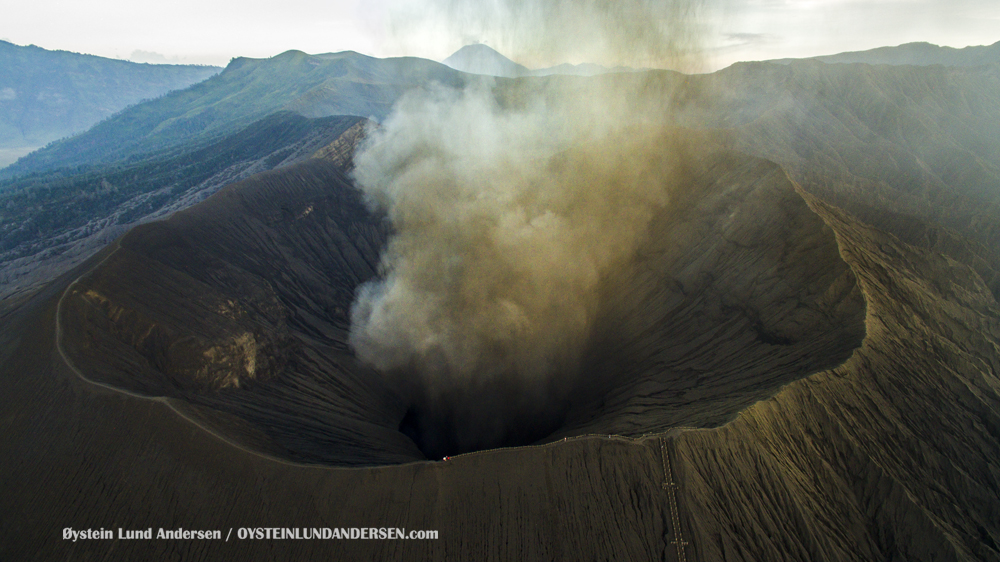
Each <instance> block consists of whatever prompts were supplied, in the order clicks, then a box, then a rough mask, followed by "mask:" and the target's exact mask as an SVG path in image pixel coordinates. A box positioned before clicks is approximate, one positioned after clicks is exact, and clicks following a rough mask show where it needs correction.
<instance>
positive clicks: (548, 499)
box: [0, 152, 1000, 560]
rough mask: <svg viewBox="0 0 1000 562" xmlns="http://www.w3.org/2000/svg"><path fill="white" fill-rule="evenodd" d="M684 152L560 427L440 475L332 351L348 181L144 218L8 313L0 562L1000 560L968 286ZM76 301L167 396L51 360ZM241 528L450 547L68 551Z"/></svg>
mask: <svg viewBox="0 0 1000 562" xmlns="http://www.w3.org/2000/svg"><path fill="white" fill-rule="evenodd" d="M689 162H690V169H688V170H687V171H686V172H685V174H686V175H685V176H684V177H685V180H690V181H692V182H695V185H698V186H699V187H700V189H698V190H691V191H690V192H688V195H686V196H681V195H680V194H678V195H677V196H675V198H674V200H673V204H672V206H671V209H672V210H673V211H674V212H677V213H679V214H678V215H677V216H673V217H663V219H664V220H663V221H661V222H657V223H656V224H654V226H653V231H654V232H656V233H657V235H656V236H651V238H650V240H651V242H650V244H649V245H648V247H645V248H643V250H642V251H641V252H640V258H639V259H637V261H636V264H637V266H636V268H635V269H634V270H628V271H623V272H621V275H622V276H623V278H624V279H623V280H619V281H620V282H622V283H626V285H627V286H629V287H631V288H632V290H633V291H634V292H633V293H632V294H631V295H627V294H625V293H622V295H621V296H618V297H616V296H615V295H609V296H608V306H607V307H606V310H605V312H604V314H603V315H602V319H601V322H600V323H599V325H598V329H597V331H596V333H595V340H594V341H595V346H594V348H593V350H592V351H591V352H590V353H591V357H593V361H591V362H590V365H592V366H593V371H591V372H589V374H588V376H587V377H581V379H582V380H585V381H586V384H583V383H581V384H577V385H575V386H574V387H573V388H572V391H571V392H570V393H569V394H568V395H567V396H568V400H569V401H570V403H571V406H570V407H569V408H568V409H567V411H566V415H565V417H564V419H563V421H562V423H561V424H560V425H558V426H557V427H556V428H555V429H554V433H552V435H551V436H550V437H549V439H550V440H553V441H552V442H551V443H548V444H543V445H540V446H530V447H522V448H514V449H504V450H490V451H482V452H477V453H471V454H467V455H462V456H459V457H457V458H454V459H452V460H449V461H447V462H407V461H418V460H419V459H421V458H422V454H421V453H420V451H419V449H418V448H417V447H416V446H415V445H414V444H413V442H412V441H410V440H409V439H408V438H407V437H406V436H404V435H403V434H401V433H399V432H398V431H397V428H398V424H399V422H400V421H401V420H402V418H403V417H404V416H405V412H406V411H407V409H408V407H409V406H410V405H411V404H409V401H411V400H412V397H411V396H406V395H403V394H401V393H393V392H388V391H387V389H386V388H384V387H380V385H381V384H383V383H382V382H381V381H382V379H380V378H379V377H378V375H377V374H374V373H371V372H370V371H366V370H365V369H363V368H361V367H359V366H357V365H356V364H355V363H354V362H353V359H352V358H351V356H350V354H349V351H348V350H347V349H346V348H345V347H344V346H343V344H342V342H343V341H344V340H343V337H344V334H345V330H346V329H347V325H346V323H345V321H346V309H345V306H347V305H349V303H350V299H351V296H352V295H351V293H350V290H349V289H350V288H352V287H353V286H355V285H356V284H357V283H358V282H360V281H362V280H363V279H365V278H367V277H368V276H371V275H372V274H373V273H374V269H373V268H374V266H375V264H376V262H375V259H376V256H377V249H378V244H380V243H381V241H382V240H384V236H385V231H384V230H381V229H380V227H379V225H378V223H377V221H376V222H372V219H371V217H366V216H365V215H364V214H363V213H362V212H361V211H362V210H363V209H362V208H361V207H359V206H358V205H357V200H356V198H354V199H352V197H353V196H352V195H351V193H352V192H350V191H349V188H348V187H347V186H346V185H345V184H344V183H343V179H342V178H343V176H342V175H341V173H340V171H339V170H338V169H337V168H336V166H333V165H329V164H326V163H323V162H320V161H317V162H310V163H307V164H303V165H300V166H297V167H294V168H290V169H287V170H284V171H281V172H274V173H270V174H265V175H263V176H258V177H256V178H254V179H252V180H249V181H247V182H243V183H241V184H237V185H235V186H232V187H231V188H228V189H226V190H224V191H223V192H220V193H219V194H218V195H216V196H215V197H213V198H212V199H210V200H209V201H207V202H206V203H204V204H202V205H200V206H198V207H195V208H192V209H191V210H190V211H187V212H185V213H183V214H181V215H179V216H175V218H173V219H171V220H170V221H168V222H166V223H162V224H153V225H149V226H146V227H143V228H142V229H137V230H136V231H133V233H132V234H130V235H128V236H126V237H125V238H124V239H122V240H121V241H120V242H119V243H118V244H117V245H115V246H112V247H110V248H109V249H108V250H106V251H104V252H102V253H101V254H99V255H98V256H96V257H95V258H94V259H92V260H90V261H89V262H88V263H86V264H84V265H83V266H81V267H79V268H77V269H76V270H74V271H73V272H71V273H70V274H67V275H66V276H64V277H63V278H61V279H59V280H58V281H57V282H56V283H54V284H53V285H51V286H50V287H48V288H46V289H45V290H44V291H43V292H42V293H40V294H39V295H37V296H36V297H35V298H33V299H32V300H31V301H30V302H29V303H27V304H26V305H24V306H22V307H20V308H17V309H16V310H13V311H10V310H8V311H6V312H5V313H4V314H5V316H4V317H3V322H4V325H5V327H4V329H3V331H2V339H0V353H2V358H3V360H2V368H0V384H2V386H3V388H4V389H5V392H3V393H2V394H0V413H2V418H0V419H2V420H3V428H4V433H5V437H4V439H3V440H2V441H0V447H2V448H0V459H2V460H0V482H3V483H4V494H2V495H0V518H2V519H0V558H2V559H12V560H20V559H62V558H72V559H87V558H93V559H106V558H113V559H143V558H153V559H172V558H177V559H185V560H187V559H209V558H217V557H220V556H225V557H227V558H230V557H231V558H238V557H241V556H242V557H249V558H253V559H274V558H293V557H294V558H304V557H306V556H309V557H311V558H319V557H328V558H334V559H386V560H392V559H413V560H420V559H452V560H470V559H487V558H489V559H499V560H520V559H524V560H550V559H551V560H555V559H570V560H591V559H594V560H598V559H600V560H603V559H617V560H680V559H686V560H723V559H724V560H782V559H787V560H804V559H808V560H896V559H907V560H932V559H933V560H1000V554H998V551H997V545H996V540H997V538H1000V517H998V516H997V514H1000V485H998V482H1000V468H998V462H1000V461H998V459H1000V415H998V414H997V412H1000V398H998V391H1000V381H998V379H997V375H996V373H997V372H998V369H1000V365H998V359H997V357H998V354H997V350H998V342H1000V324H998V322H997V319H998V312H1000V310H998V308H997V305H996V301H995V300H994V299H993V296H992V294H991V292H990V290H989V289H988V287H987V286H986V285H985V284H984V283H983V281H982V279H981V278H980V276H979V275H978V274H977V273H976V272H975V271H974V270H973V269H972V268H971V267H969V266H967V265H965V264H963V263H961V262H959V261H956V260H954V259H951V258H948V257H945V256H943V255H941V254H939V253H935V252H932V251H929V250H926V249H923V248H919V247H916V246H912V245H909V244H907V243H904V242H902V241H900V239H899V238H897V237H895V236H893V235H890V234H886V233H884V232H882V231H879V230H876V229H874V228H872V227H869V226H865V225H864V224H862V223H861V222H859V221H858V220H856V219H855V218H853V217H852V216H851V215H849V214H847V213H845V212H843V211H841V210H839V209H837V208H835V207H831V206H829V205H827V204H825V203H823V202H821V201H819V200H817V199H815V198H813V197H812V196H810V195H807V194H805V193H804V192H802V191H801V190H798V189H797V188H796V186H795V185H794V184H793V183H791V182H790V181H789V180H788V179H787V177H785V175H784V174H783V173H782V172H781V169H780V168H778V167H777V166H775V165H773V164H770V163H767V162H765V161H761V160H758V159H754V158H750V157H745V156H741V155H738V154H735V153H724V152H723V153H719V152H716V153H711V154H704V153H699V154H697V155H693V156H692V157H691V159H690V160H689ZM751 194H752V195H753V196H752V197H750V196H749V195H751ZM761 201H766V202H767V203H768V204H766V205H760V206H755V205H756V203H757V202H761ZM306 209H311V210H310V211H309V212H308V213H306V212H305V210H306ZM689 209H698V212H697V213H694V214H692V215H687V214H684V213H681V211H683V210H689ZM688 216H690V217H692V218H691V219H690V220H688V221H686V219H685V217H688ZM743 216H745V217H746V220H742V219H741V218H740V217H743ZM733 217H735V218H733ZM762 218H763V219H764V220H760V219H762ZM668 219H669V220H668ZM296 221H298V222H299V223H300V224H299V225H297V226H296V227H295V228H291V229H290V228H285V227H284V226H283V225H285V224H291V223H294V222H296ZM307 221H312V222H307ZM667 237H669V240H670V241H671V242H673V243H670V242H667V240H668V238H667ZM234 244H236V245H240V246H239V247H242V248H243V250H241V251H239V252H237V251H235V248H236V247H237V246H234ZM330 247H333V248H337V249H338V251H337V252H330V251H329V250H328V248H330ZM320 248H327V251H319V249H320ZM276 259H280V260H283V261H280V262H277V263H276V262H275V260H276ZM272 268H273V269H272ZM282 272H284V274H282ZM77 279H79V281H78V282H76V283H73V282H74V281H76V280H77ZM71 284H72V287H71V290H69V291H66V288H67V287H69V286H70V285H71ZM331 286H332V287H334V288H336V289H337V290H329V287H331ZM320 288H326V289H327V290H324V291H321V290H319V289H320ZM64 291H65V300H64V301H63V303H62V307H61V308H62V316H61V318H60V320H59V324H60V326H61V327H62V332H63V336H64V337H63V338H62V340H61V346H62V348H63V349H64V350H65V354H66V355H67V356H68V357H69V359H70V361H71V362H72V363H73V364H74V366H75V368H77V369H79V371H80V373H82V374H83V375H84V376H85V377H87V378H88V379H90V380H92V381H94V382H99V383H102V384H106V385H110V386H114V387H120V388H123V389H125V390H127V391H129V392H133V393H137V394H144V395H147V396H163V397H167V399H166V400H163V399H157V400H151V399H148V398H140V397H133V396H128V395H125V394H123V393H121V392H118V391H115V390H111V389H108V388H105V387H103V386H100V385H95V384H92V383H89V382H87V381H85V380H83V379H82V378H81V377H80V376H79V375H78V374H77V373H76V372H75V371H74V369H73V368H71V367H69V366H68V365H67V363H66V362H65V361H64V360H63V357H62V353H60V350H59V349H58V348H57V346H56V345H55V342H54V335H55V333H56V311H57V308H59V304H58V303H59V300H60V298H61V297H62V296H63V293H64ZM616 298H620V299H621V301H622V302H618V301H616V300H615V299H616ZM862 299H863V300H862ZM789 303H792V304H789ZM630 307H631V308H630ZM668 317H669V319H671V321H670V322H668V321H667V319H668ZM685 323H686V324H685ZM682 328H684V329H682ZM248 334H249V335H248ZM195 358H198V359H199V360H195ZM251 366H252V368H251ZM823 369H832V370H823ZM234 373H236V374H238V375H239V386H238V387H237V386H235V379H233V378H232V377H233V374H234ZM692 377H696V378H695V380H696V381H697V384H691V380H692ZM772 395H773V397H771V398H767V397H768V396H772ZM761 399H763V401H760V402H757V401H758V400H761ZM755 402H756V403H755ZM178 412H180V413H181V414H183V415H182V416H179V415H178ZM733 416H735V419H732V418H733ZM192 419H194V420H197V422H192V421H191V420H192ZM731 419H732V421H729V420H731ZM727 421H729V423H725V422H727ZM723 423H725V425H722V426H719V424H723ZM199 425H201V426H206V427H209V428H210V429H211V430H212V431H213V432H214V433H215V434H211V433H209V432H206V431H204V430H203V429H202V428H201V427H199ZM680 426H685V427H688V428H690V429H670V428H678V427H680ZM593 433H617V434H620V435H624V436H632V437H634V438H629V437H623V436H614V437H608V436H605V435H590V434H593ZM644 433H656V434H655V435H650V436H646V437H640V436H641V435H642V434H644ZM217 435H218V436H217ZM563 436H572V437H571V438H570V439H568V440H566V441H562V440H561V437H563ZM576 436H579V437H576ZM252 451H260V452H263V453H264V454H265V455H266V456H265V455H261V454H257V453H256V452H252ZM288 461H304V462H308V463H317V464H320V463H327V464H340V465H359V464H360V465H373V464H391V463H406V464H398V465H395V466H382V467H377V468H353V469H349V468H330V467H325V466H302V465H297V464H292V463H289V462H288ZM243 526H251V527H267V526H281V527H362V526H374V527H404V528H407V529H435V530H439V531H440V536H441V538H440V539H438V540H436V541H381V540H376V541H294V540H291V541H238V540H236V541H234V540H230V542H228V543H223V542H212V541H158V540H151V541H88V542H78V543H71V542H68V541H63V540H62V539H61V536H62V529H63V528H65V527H73V528H75V529H87V528H100V527H104V528H112V529H117V528H118V527H122V528H126V529H144V528H147V527H153V528H154V530H155V529H157V528H159V527H163V528H177V527H184V528H187V529H217V528H218V529H222V530H223V534H225V531H226V530H227V529H228V528H230V527H232V528H239V527H243ZM678 539H682V540H678Z"/></svg>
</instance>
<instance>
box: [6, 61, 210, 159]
mask: <svg viewBox="0 0 1000 562" xmlns="http://www.w3.org/2000/svg"><path fill="white" fill-rule="evenodd" d="M220 70H221V69H220V68H218V67H215V66H194V65H167V64H155V65H152V64H139V63H134V62H129V61H123V60H115V59H107V58H103V57H98V56H93V55H83V54H78V53H71V52H67V51H49V50H46V49H43V48H41V47H36V46H34V45H29V46H27V47H22V46H18V45H15V44H13V43H9V42H7V41H0V149H2V148H18V147H37V146H41V145H44V144H46V143H48V142H51V141H54V140H57V139H59V138H63V137H66V136H69V135H71V134H75V133H79V132H81V131H84V130H86V129H87V128H89V127H91V126H92V125H94V124H95V123H97V122H99V121H100V120H101V119H105V118H107V117H109V116H110V115H112V114H114V113H115V112H117V111H121V110H122V109H125V108H126V107H128V106H129V105H132V104H136V103H138V102H140V101H143V100H147V99H152V98H157V97H159V96H161V95H163V94H165V93H167V92H169V91H171V90H179V89H183V88H187V87H188V86H190V85H191V84H194V83H196V82H201V81H202V80H204V79H206V78H208V77H209V76H212V75H213V74H217V73H218V72H219V71H220ZM2 164H3V163H0V165H2Z"/></svg>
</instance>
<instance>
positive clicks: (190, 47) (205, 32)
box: [0, 0, 1000, 68]
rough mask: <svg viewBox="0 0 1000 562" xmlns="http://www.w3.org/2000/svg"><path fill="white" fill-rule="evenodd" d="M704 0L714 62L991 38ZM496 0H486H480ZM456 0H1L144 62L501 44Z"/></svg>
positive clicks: (5, 26) (40, 41)
mask: <svg viewBox="0 0 1000 562" xmlns="http://www.w3.org/2000/svg"><path fill="white" fill-rule="evenodd" d="M580 1H582V2H587V1H590V2H593V0H580ZM705 1H711V2H723V3H724V4H715V5H712V6H711V7H707V6H704V5H703V6H702V9H701V10H700V11H699V14H700V16H699V26H700V27H699V29H700V31H699V35H700V37H699V42H700V46H701V47H702V48H703V49H704V51H705V53H706V54H707V55H706V56H707V60H708V61H709V62H708V66H709V67H713V68H717V67H720V66H725V65H727V64H729V63H731V62H734V61H737V60H759V59H768V58H779V57H803V56H812V55H820V54H833V53H837V52H842V51H849V50H863V49H869V48H873V47H878V46H885V45H897V44H900V43H906V42H910V41H929V42H932V43H937V44H939V45H949V46H953V47H963V46H967V45H983V44H992V43H995V42H997V41H1000V2H998V1H997V0H705ZM494 4H496V0H484V5H494ZM454 5H457V4H455V3H454V2H448V1H442V0H429V1H420V0H367V1H364V0H283V1H282V2H276V1H274V0H240V1H239V2H235V1H230V0H171V1H170V2H166V1H164V0H158V1H150V0H90V1H80V0H32V1H25V0H0V14H3V17H2V19H0V39H4V40H7V41H10V42H13V43H16V44H19V45H27V44H35V45H38V46H40V47H44V48H47V49H63V50H68V51H75V52H82V53H90V54H95V55H101V56H106V57H113V58H123V59H132V60H139V61H143V62H181V63H206V64H216V65H225V64H226V63H227V62H228V61H229V59H230V58H232V57H235V56H250V57H268V56H272V55H275V54H278V53H281V52H283V51H286V50H289V49H299V50H302V51H306V52H308V53H321V52H335V51H342V50H355V51H358V52H362V53H365V54H369V55H374V56H379V57H384V56H396V55H404V54H407V55H415V56H421V57H426V58H430V59H434V60H441V59H443V58H445V57H447V56H448V55H449V54H451V53H452V52H454V51H455V50H457V49H458V48H459V47H461V46H462V45H463V44H466V43H470V42H476V41H481V42H484V43H486V44H489V45H491V46H494V47H498V48H499V49H500V50H503V46H504V39H503V37H500V36H499V35H498V33H499V32H498V31H495V30H491V29H487V28H485V27H483V26H472V27H465V28H461V29H460V27H461V26H456V25H455V21H454V20H449V14H448V13H447V11H448V9H449V8H448V7H449V6H454ZM563 28H566V26H563ZM573 40H575V39H573ZM580 41H585V39H584V38H582V37H581V39H580ZM581 52H583V51H581ZM505 54H511V53H505ZM514 56H515V57H516V58H520V59H521V60H520V61H519V62H523V63H525V64H527V65H528V66H533V67H537V66H542V65H546V64H555V63H559V62H574V63H578V62H584V61H583V60H572V59H581V58H582V57H584V56H586V55H580V56H573V55H572V54H566V55H565V58H566V59H570V60H566V61H562V60H526V59H528V58H530V57H529V56H527V55H525V54H524V53H521V54H520V56H518V55H516V54H515V55H514ZM597 62H605V63H607V62H609V61H597ZM620 62H622V63H624V64H628V63H629V61H620Z"/></svg>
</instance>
